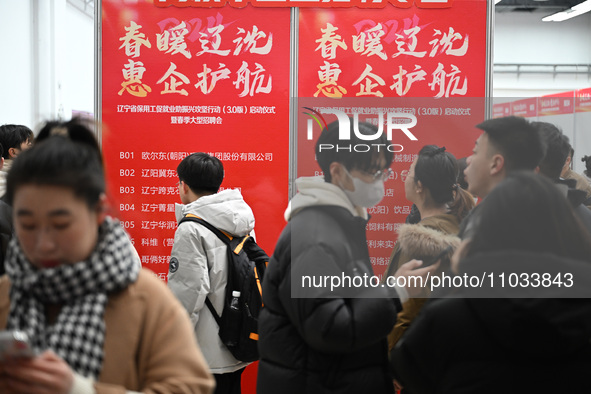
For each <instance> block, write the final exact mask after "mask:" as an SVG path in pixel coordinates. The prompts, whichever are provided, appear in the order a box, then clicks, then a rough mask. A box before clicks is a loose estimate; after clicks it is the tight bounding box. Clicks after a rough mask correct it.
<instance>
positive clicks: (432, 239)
mask: <svg viewBox="0 0 591 394" xmlns="http://www.w3.org/2000/svg"><path fill="white" fill-rule="evenodd" d="M458 231H459V222H458V219H457V218H456V217H455V216H454V215H450V214H441V215H435V216H429V217H426V218H424V219H422V220H421V221H420V222H419V223H417V224H404V225H402V226H400V228H399V229H398V240H397V242H396V246H395V247H394V250H393V252H392V257H391V260H390V264H389V265H388V268H387V270H386V276H393V275H394V273H395V272H396V270H397V269H398V268H400V266H401V265H402V264H404V263H407V262H409V261H410V260H412V259H417V260H423V261H424V262H428V261H429V260H430V259H432V258H434V257H436V256H437V255H439V253H441V252H442V251H444V250H445V249H446V248H448V247H451V249H450V250H449V252H448V253H447V256H446V258H447V261H449V259H450V257H451V255H452V254H453V252H454V250H455V249H457V247H458V245H459V244H460V238H459V237H457V235H456V234H457V233H458ZM442 264H443V261H442ZM443 269H444V266H441V267H440V268H439V269H438V271H436V272H435V274H437V273H441V272H442V271H443ZM429 294H430V293H429V291H428V288H425V292H424V294H423V297H422V298H420V297H413V298H411V299H409V300H408V301H406V302H405V303H404V306H403V309H402V311H400V312H399V313H398V317H397V318H396V324H395V325H394V329H393V330H392V332H391V333H390V334H389V335H388V349H390V350H391V349H392V348H393V347H394V345H395V344H396V342H398V340H399V339H400V338H401V337H402V335H403V334H404V332H405V331H406V330H407V329H408V327H409V326H410V324H411V322H412V321H413V320H414V318H415V317H416V316H417V315H418V313H419V311H420V310H421V308H422V307H423V305H424V304H425V301H426V300H427V298H426V297H428V296H429Z"/></svg>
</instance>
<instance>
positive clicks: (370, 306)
mask: <svg viewBox="0 0 591 394" xmlns="http://www.w3.org/2000/svg"><path fill="white" fill-rule="evenodd" d="M296 185H297V187H298V191H299V192H298V194H297V195H296V196H295V197H294V198H293V199H292V201H291V204H290V207H289V208H288V211H287V213H286V216H287V217H288V218H289V222H288V224H287V225H286V227H285V228H284V230H283V232H282V233H281V236H280V237H279V240H278V242H277V245H276V247H275V252H274V254H273V256H272V257H271V261H270V262H269V266H268V268H267V271H266V273H265V278H264V281H263V303H264V308H263V310H262V311H261V314H260V317H259V335H260V340H259V353H260V361H259V369H258V378H257V379H258V381H257V393H258V394H268V393H269V394H270V393H273V394H274V393H278V392H279V393H282V394H291V393H293V394H301V393H315V394H322V393H355V394H357V393H374V394H380V393H393V384H392V379H391V377H390V376H389V372H388V357H387V352H386V335H387V334H388V332H389V331H390V329H391V328H392V325H393V324H394V321H395V318H396V312H397V307H396V305H399V302H397V299H394V297H395V292H394V291H392V289H390V292H388V289H382V288H380V289H377V290H378V292H376V293H371V294H370V295H371V297H373V296H374V295H375V296H377V295H378V293H379V295H380V296H381V298H366V297H364V295H367V294H363V293H364V292H365V291H366V290H365V289H359V291H358V292H356V293H355V291H353V292H351V291H347V290H351V289H331V288H330V284H329V285H328V286H310V287H305V286H304V285H303V283H302V282H300V279H301V278H303V276H305V275H317V276H318V277H342V276H343V275H347V276H351V277H353V276H363V275H368V276H371V275H373V270H372V267H371V263H370V261H369V253H368V249H367V240H366V236H365V226H366V223H367V219H366V217H367V214H366V212H365V210H361V209H358V208H356V207H354V206H353V205H352V204H351V202H350V201H349V199H348V198H347V196H346V195H345V194H344V192H343V191H342V190H341V189H340V188H339V187H337V186H335V185H333V184H330V183H327V182H324V180H323V179H322V178H320V177H315V178H300V179H298V180H297V181H296ZM352 293H355V294H352ZM390 294H392V295H390ZM353 295H354V296H355V297H353Z"/></svg>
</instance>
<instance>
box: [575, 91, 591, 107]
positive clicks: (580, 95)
mask: <svg viewBox="0 0 591 394" xmlns="http://www.w3.org/2000/svg"><path fill="white" fill-rule="evenodd" d="M575 111H576V112H591V88H587V89H580V90H576V91H575Z"/></svg>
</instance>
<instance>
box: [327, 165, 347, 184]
mask: <svg viewBox="0 0 591 394" xmlns="http://www.w3.org/2000/svg"><path fill="white" fill-rule="evenodd" d="M328 170H329V171H330V179H331V180H332V182H331V183H334V184H335V185H338V184H339V182H340V181H341V179H343V177H344V176H345V174H344V172H345V171H344V170H343V165H342V164H341V163H339V162H336V161H333V162H332V163H330V166H329V167H328ZM335 182H336V183H335Z"/></svg>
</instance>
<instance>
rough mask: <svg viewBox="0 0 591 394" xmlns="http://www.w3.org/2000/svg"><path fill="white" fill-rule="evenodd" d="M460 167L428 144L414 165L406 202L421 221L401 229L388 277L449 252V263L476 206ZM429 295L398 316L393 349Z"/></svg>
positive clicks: (408, 304) (391, 339) (406, 187)
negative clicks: (413, 263) (463, 184)
mask: <svg viewBox="0 0 591 394" xmlns="http://www.w3.org/2000/svg"><path fill="white" fill-rule="evenodd" d="M458 172H459V169H458V164H457V162H456V158H455V157H454V155H452V154H451V153H449V152H447V151H446V150H445V147H438V146H436V145H426V146H424V147H423V148H422V149H421V150H420V151H419V154H418V156H417V158H416V160H415V161H414V162H413V163H412V165H411V166H410V169H409V171H408V175H407V177H406V180H405V182H404V191H405V195H406V199H407V200H408V201H410V202H412V203H413V204H415V205H416V207H417V208H418V211H419V213H420V218H421V220H420V222H418V223H417V224H405V225H402V226H401V227H400V228H399V230H398V241H397V243H396V246H395V248H394V251H393V252H392V257H391V260H390V264H389V266H388V269H387V271H386V276H390V275H392V274H393V273H394V272H395V271H396V269H398V267H400V266H401V265H402V264H404V263H406V262H408V261H410V260H413V259H416V260H423V261H428V260H429V259H432V258H434V257H436V256H437V255H438V254H439V253H441V252H442V251H445V250H448V252H447V253H446V254H445V256H444V257H443V260H449V257H450V256H451V254H452V253H453V250H454V249H455V247H457V245H458V244H459V238H458V237H457V236H456V235H457V233H458V231H459V226H460V222H461V221H462V219H463V218H464V217H465V216H466V215H467V213H468V212H469V211H470V209H472V208H473V207H474V198H473V197H472V195H471V194H470V193H468V192H467V191H466V190H464V189H462V188H461V187H460V186H459V185H458V184H457V177H458ZM428 295H429V293H428V292H425V293H424V297H423V298H412V299H410V300H408V301H407V302H406V303H405V305H404V308H403V311H402V312H400V313H399V314H398V318H397V320H396V325H395V326H394V330H393V331H392V333H391V334H390V335H389V337H388V344H389V347H390V348H392V347H393V346H394V345H395V344H396V342H397V341H398V340H399V339H400V337H401V336H402V335H403V334H404V332H405V330H406V329H407V328H408V326H409V325H410V324H411V322H412V320H413V319H414V318H415V317H416V315H417V314H418V312H419V310H420V309H421V307H422V305H423V304H424V303H425V300H426V298H425V297H428Z"/></svg>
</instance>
